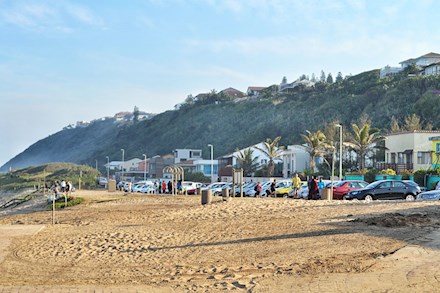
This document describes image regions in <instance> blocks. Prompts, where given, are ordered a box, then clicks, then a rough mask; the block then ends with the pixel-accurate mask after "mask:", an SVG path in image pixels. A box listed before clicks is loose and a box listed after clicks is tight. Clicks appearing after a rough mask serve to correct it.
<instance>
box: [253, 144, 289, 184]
mask: <svg viewBox="0 0 440 293" xmlns="http://www.w3.org/2000/svg"><path fill="white" fill-rule="evenodd" d="M280 140H281V136H278V137H276V138H275V139H274V140H272V139H270V138H267V139H266V141H265V142H263V147H261V148H260V147H257V146H255V149H257V150H259V151H261V152H262V153H264V154H265V155H266V156H267V157H268V158H269V163H268V164H267V173H268V174H267V175H268V176H269V177H271V176H273V172H274V170H275V163H274V160H275V159H279V158H281V156H282V154H283V151H284V147H283V146H278V143H279V141H280Z"/></svg>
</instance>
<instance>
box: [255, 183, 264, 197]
mask: <svg viewBox="0 0 440 293" xmlns="http://www.w3.org/2000/svg"><path fill="white" fill-rule="evenodd" d="M262 189H263V188H262V187H261V184H260V181H258V182H257V185H255V187H254V190H255V197H260V193H261V190H262Z"/></svg>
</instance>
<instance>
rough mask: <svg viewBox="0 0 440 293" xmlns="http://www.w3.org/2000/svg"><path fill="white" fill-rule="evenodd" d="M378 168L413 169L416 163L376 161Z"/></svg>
mask: <svg viewBox="0 0 440 293" xmlns="http://www.w3.org/2000/svg"><path fill="white" fill-rule="evenodd" d="M376 168H377V169H378V170H385V169H393V170H394V171H396V172H402V171H405V170H413V168H414V165H413V164H412V163H406V164H396V163H384V162H378V163H376Z"/></svg>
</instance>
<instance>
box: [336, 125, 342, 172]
mask: <svg viewBox="0 0 440 293" xmlns="http://www.w3.org/2000/svg"><path fill="white" fill-rule="evenodd" d="M336 127H339V181H341V180H342V124H336Z"/></svg>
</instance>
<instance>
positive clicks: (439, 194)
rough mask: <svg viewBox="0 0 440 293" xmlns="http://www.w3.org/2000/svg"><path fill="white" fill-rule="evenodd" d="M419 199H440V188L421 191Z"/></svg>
mask: <svg viewBox="0 0 440 293" xmlns="http://www.w3.org/2000/svg"><path fill="white" fill-rule="evenodd" d="M417 200H440V190H439V189H436V190H431V191H425V192H422V193H419V194H418V195H417Z"/></svg>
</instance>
